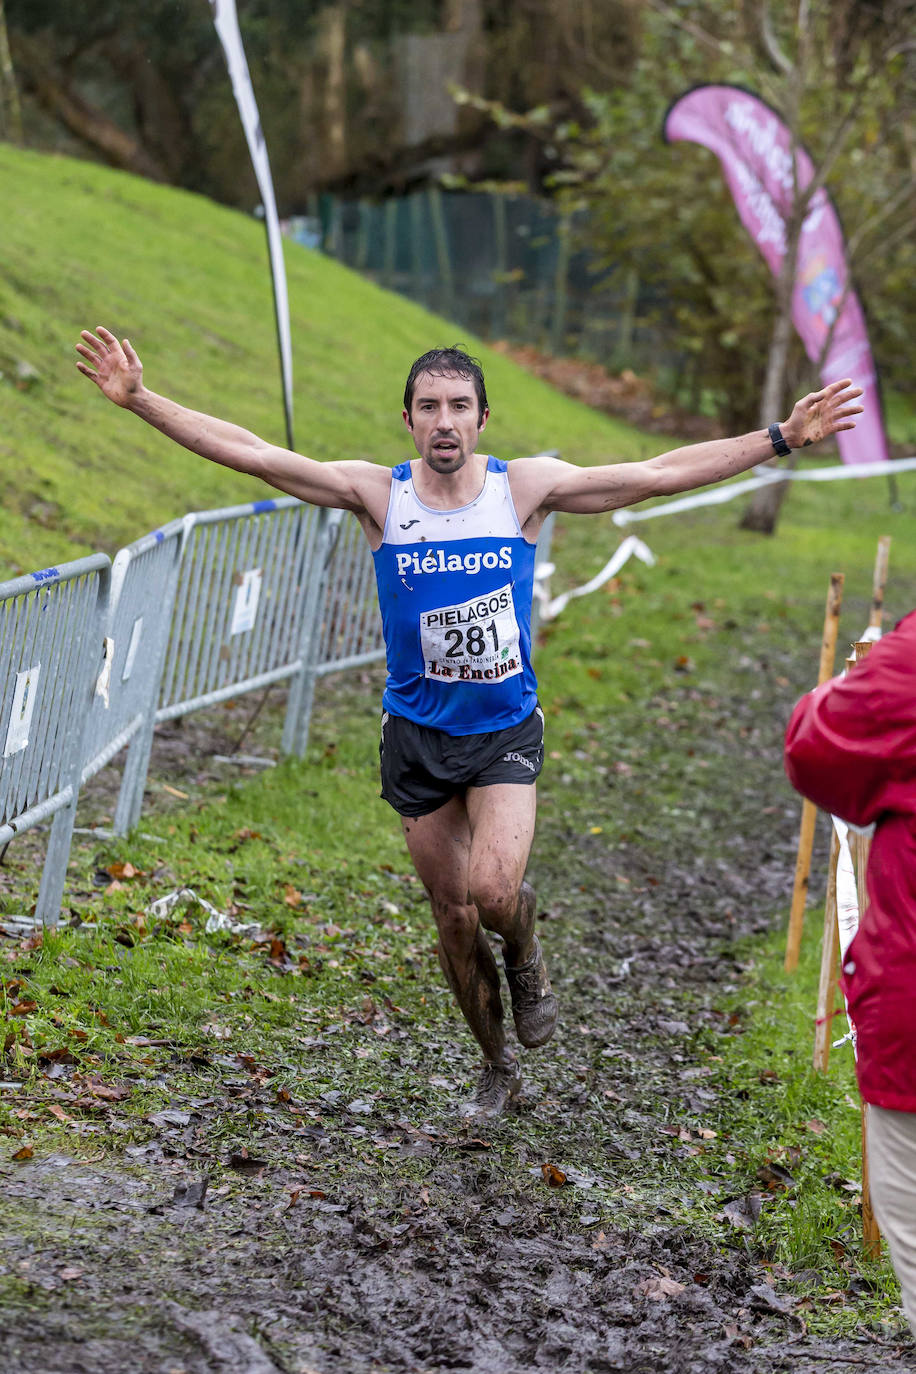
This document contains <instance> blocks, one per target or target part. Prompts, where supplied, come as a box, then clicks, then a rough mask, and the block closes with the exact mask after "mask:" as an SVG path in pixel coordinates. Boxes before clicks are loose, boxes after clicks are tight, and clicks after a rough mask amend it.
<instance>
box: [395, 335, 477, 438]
mask: <svg viewBox="0 0 916 1374" xmlns="http://www.w3.org/2000/svg"><path fill="white" fill-rule="evenodd" d="M424 372H428V373H429V375H430V376H431V377H464V378H466V380H467V381H469V382H473V383H474V390H475V391H476V393H477V405H478V411H477V419H478V420H479V421H480V422H482V421H483V413H484V411H485V410H486V409H487V408H488V406H487V387H486V383H485V382H484V379H483V368H482V367H481V366H480V363H479V362H478V361H477V359H476V358H472V357H471V355H470V353H468V351H467V349H466V348H463V347H462V345H461V344H452V346H451V348H431V349H430V351H429V352H428V353H424V354H423V356H422V357H421V358H418V359H417V361H416V362H415V363H414V365H413V367H412V368H411V369H410V371H409V372H408V374H407V385H406V386H405V387H404V409H405V410H406V411H407V414H408V416H409V415H410V407H411V405H412V404H413V393H414V389H415V387H416V384H417V378H418V377H420V376H422V374H423V373H424Z"/></svg>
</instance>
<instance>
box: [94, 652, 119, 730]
mask: <svg viewBox="0 0 916 1374" xmlns="http://www.w3.org/2000/svg"><path fill="white" fill-rule="evenodd" d="M114 651H115V642H114V640H113V639H112V638H111V637H110V636H109V635H106V636H105V647H104V652H103V654H102V671H101V672H100V673H99V675H98V677H97V678H96V682H95V694H96V696H97V697H101V698H102V702H103V703H104V706H105V710H106V711H107V710H108V708H109V706H110V705H111V696H110V694H111V665H112V663H113V662H114Z"/></svg>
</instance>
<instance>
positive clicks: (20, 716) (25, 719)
mask: <svg viewBox="0 0 916 1374" xmlns="http://www.w3.org/2000/svg"><path fill="white" fill-rule="evenodd" d="M40 673H41V664H40V663H36V664H35V666H34V668H26V669H25V671H24V672H21V673H17V674H16V686H15V687H14V688H13V708H12V710H11V712H10V723H9V727H8V729H7V732H6V744H5V746H4V749H3V757H4V758H5V759H8V758H9V757H10V755H11V754H18V753H20V752H21V751H22V750H23V749H28V747H29V729H30V727H31V724H32V712H33V711H34V710H35V701H36V698H37V696H38V677H39V674H40Z"/></svg>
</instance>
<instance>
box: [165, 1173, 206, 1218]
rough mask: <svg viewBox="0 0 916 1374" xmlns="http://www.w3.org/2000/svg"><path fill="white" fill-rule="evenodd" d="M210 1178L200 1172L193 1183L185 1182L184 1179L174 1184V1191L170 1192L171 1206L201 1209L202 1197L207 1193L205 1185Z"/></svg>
mask: <svg viewBox="0 0 916 1374" xmlns="http://www.w3.org/2000/svg"><path fill="white" fill-rule="evenodd" d="M209 1182H210V1180H209V1178H208V1177H207V1175H206V1174H201V1176H200V1178H198V1179H195V1181H194V1182H193V1183H186V1182H185V1181H184V1180H181V1182H179V1183H176V1184H175V1191H174V1193H173V1194H172V1206H173V1207H196V1208H198V1209H199V1210H203V1205H204V1198H205V1197H206V1195H207V1185H208V1184H209Z"/></svg>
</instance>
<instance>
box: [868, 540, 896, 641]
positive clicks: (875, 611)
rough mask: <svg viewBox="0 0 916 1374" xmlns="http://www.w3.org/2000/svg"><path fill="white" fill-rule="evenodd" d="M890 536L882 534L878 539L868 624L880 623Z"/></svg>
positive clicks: (878, 624)
mask: <svg viewBox="0 0 916 1374" xmlns="http://www.w3.org/2000/svg"><path fill="white" fill-rule="evenodd" d="M890 550H891V537H890V535H889V534H882V536H881V538H880V539H879V540H878V556H877V557H876V559H875V576H874V579H873V581H872V594H871V610H870V611H869V614H868V623H869V625H877V626H879V627H880V625H881V616H882V613H883V611H884V588H885V587H886V586H887V561H888V558H889V556H890Z"/></svg>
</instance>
